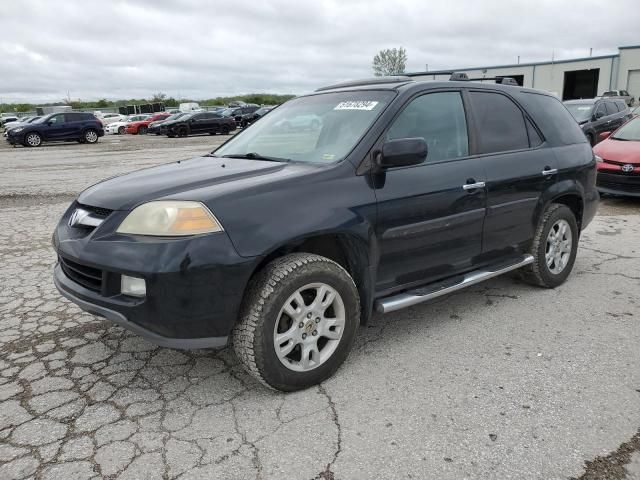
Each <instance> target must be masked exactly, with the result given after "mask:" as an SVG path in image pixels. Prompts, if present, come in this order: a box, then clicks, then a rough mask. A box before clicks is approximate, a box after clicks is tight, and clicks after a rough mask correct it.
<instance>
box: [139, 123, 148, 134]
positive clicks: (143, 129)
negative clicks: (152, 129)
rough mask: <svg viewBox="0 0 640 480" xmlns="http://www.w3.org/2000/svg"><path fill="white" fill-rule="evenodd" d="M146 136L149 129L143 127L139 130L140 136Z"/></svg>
mask: <svg viewBox="0 0 640 480" xmlns="http://www.w3.org/2000/svg"><path fill="white" fill-rule="evenodd" d="M146 134H147V127H145V126H144V125H142V126H141V127H140V128H138V135H146Z"/></svg>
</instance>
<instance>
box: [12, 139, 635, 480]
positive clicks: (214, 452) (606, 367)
mask: <svg viewBox="0 0 640 480" xmlns="http://www.w3.org/2000/svg"><path fill="white" fill-rule="evenodd" d="M223 140H224V137H209V136H206V137H194V138H188V139H167V138H155V137H153V138H151V137H133V136H125V137H118V136H115V137H106V138H103V139H101V141H100V142H99V143H98V144H97V145H78V144H63V145H51V146H45V147H42V148H39V149H27V148H15V149H14V148H10V147H8V146H6V145H2V146H0V169H1V170H0V171H2V175H1V176H0V479H3V480H4V479H11V478H42V479H50V478H60V479H65V480H66V479H71V478H73V479H84V478H101V477H106V478H130V479H142V478H149V479H156V478H176V477H179V478H203V479H212V478H224V479H245V478H258V479H312V478H324V479H342V480H349V479H374V478H375V479H382V478H385V479H386V478H389V479H396V478H438V479H459V478H483V479H484V478H496V479H507V478H513V479H529V478H530V479H552V478H553V479H555V478H565V479H566V478H571V477H581V478H584V479H595V478H601V479H604V478H607V479H608V478H613V479H622V478H627V479H631V478H635V479H640V430H639V427H640V348H639V345H640V328H639V325H638V318H639V315H640V308H639V304H638V287H640V273H638V272H640V216H638V213H639V212H640V201H631V200H622V199H605V201H603V203H602V205H601V209H600V214H599V216H598V217H596V219H595V220H594V222H593V223H592V224H591V225H590V226H589V228H588V229H587V230H586V231H585V232H584V234H583V236H582V239H581V248H580V250H579V254H578V259H577V262H576V266H575V269H574V273H573V274H572V276H571V277H570V278H569V281H568V282H567V283H566V284H564V285H563V286H561V287H559V288H557V289H555V290H542V289H538V288H533V287H530V286H528V285H525V284H522V283H519V282H518V281H517V280H516V279H514V278H512V277H503V278H498V279H495V280H492V281H489V282H486V283H484V284H480V285H478V286H475V287H472V288H470V289H467V290H465V291H462V292H460V293H457V294H455V295H451V296H449V297H446V298H442V299H439V300H437V301H434V302H431V303H429V304H424V305H420V306H417V307H414V308H411V309H407V310H404V311H400V312H396V313H393V314H388V315H386V316H378V317H375V318H374V319H373V321H372V322H371V324H369V325H368V326H366V327H362V328H361V329H360V331H359V335H358V339H357V341H356V345H355V349H354V351H353V353H352V355H351V356H350V357H349V359H348V360H347V362H346V364H345V365H344V366H343V368H341V369H340V370H339V372H338V373H337V374H336V375H335V376H334V377H333V378H331V379H330V380H328V381H327V382H325V383H324V384H322V385H321V386H319V387H317V388H312V389H309V390H307V391H304V392H298V393H293V394H282V393H275V392H271V391H267V390H266V389H264V388H263V387H262V386H260V385H258V384H256V383H255V382H254V381H252V380H251V379H250V378H249V377H248V376H247V375H246V374H245V373H244V372H243V371H242V369H241V368H240V367H239V365H238V363H237V361H236V359H235V357H234V355H233V353H232V352H231V351H229V350H228V349H227V350H223V351H220V352H214V351H207V350H203V351H183V352H179V351H174V350H169V349H163V348H158V347H155V346H153V345H151V344H149V343H147V342H145V341H143V340H141V339H139V338H138V337H136V336H133V335H131V334H129V333H128V332H126V331H124V330H122V329H121V328H119V327H116V326H112V325H110V324H109V322H107V321H104V320H100V319H98V318H96V317H92V316H91V315H88V314H86V313H83V312H82V311H81V310H79V309H78V308H77V307H76V306H75V305H73V304H71V303H69V302H67V301H66V300H64V299H62V298H61V297H60V295H58V293H57V292H56V290H55V287H54V286H53V283H52V280H51V272H52V267H53V265H54V261H55V257H54V254H53V251H52V249H51V247H50V236H51V232H52V230H53V227H54V225H55V223H56V221H57V219H58V217H59V215H60V214H61V213H62V211H63V210H64V209H65V208H66V206H67V205H68V203H69V202H70V201H71V200H72V199H73V198H74V196H75V195H76V194H77V193H78V191H79V190H81V189H82V188H84V187H86V186H88V185H90V184H92V183H94V182H96V181H97V180H99V179H101V178H104V177H107V176H111V175H116V174H120V173H123V172H126V171H130V170H134V169H138V168H143V167H147V166H151V165H155V164H159V163H164V162H169V161H173V160H177V159H183V158H188V157H190V156H194V155H197V154H200V153H206V152H208V151H210V150H211V149H212V148H213V147H214V146H215V145H216V144H219V143H220V142H221V141H223Z"/></svg>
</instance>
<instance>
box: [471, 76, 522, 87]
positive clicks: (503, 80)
mask: <svg viewBox="0 0 640 480" xmlns="http://www.w3.org/2000/svg"><path fill="white" fill-rule="evenodd" d="M469 80H471V81H472V82H482V81H483V80H495V82H496V83H498V84H501V85H513V86H514V87H519V86H520V85H518V82H516V79H515V78H511V77H482V78H470V79H469Z"/></svg>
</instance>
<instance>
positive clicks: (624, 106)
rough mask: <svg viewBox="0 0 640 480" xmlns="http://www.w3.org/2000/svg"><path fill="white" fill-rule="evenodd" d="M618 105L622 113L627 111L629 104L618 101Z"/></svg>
mask: <svg viewBox="0 0 640 480" xmlns="http://www.w3.org/2000/svg"><path fill="white" fill-rule="evenodd" d="M616 105H617V106H618V110H620V111H621V112H624V111H625V110H627V104H626V103H624V100H616Z"/></svg>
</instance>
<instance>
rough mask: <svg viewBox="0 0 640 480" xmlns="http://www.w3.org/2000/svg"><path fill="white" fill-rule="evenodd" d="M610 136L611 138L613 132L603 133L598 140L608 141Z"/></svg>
mask: <svg viewBox="0 0 640 480" xmlns="http://www.w3.org/2000/svg"><path fill="white" fill-rule="evenodd" d="M610 136H611V132H602V133H600V135H598V138H599V139H600V140H606V139H607V138H609V137H610Z"/></svg>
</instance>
